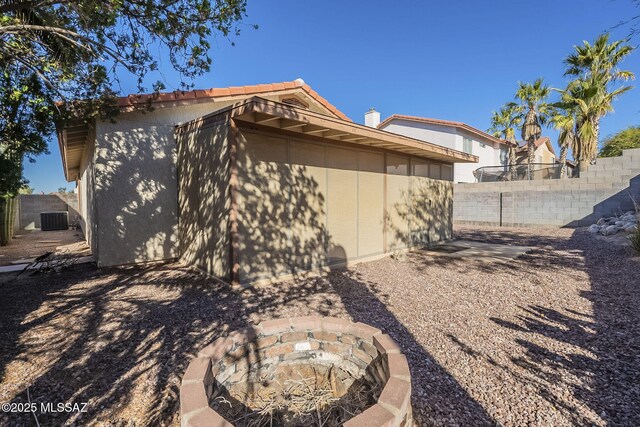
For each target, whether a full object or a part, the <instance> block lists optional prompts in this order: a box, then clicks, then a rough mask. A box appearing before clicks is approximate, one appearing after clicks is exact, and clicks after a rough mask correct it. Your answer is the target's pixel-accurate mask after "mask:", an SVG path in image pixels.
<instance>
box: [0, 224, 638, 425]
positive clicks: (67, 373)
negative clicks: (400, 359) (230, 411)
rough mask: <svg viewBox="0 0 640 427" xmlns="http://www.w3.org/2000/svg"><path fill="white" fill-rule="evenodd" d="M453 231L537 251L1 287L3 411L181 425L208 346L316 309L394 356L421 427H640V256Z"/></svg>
mask: <svg viewBox="0 0 640 427" xmlns="http://www.w3.org/2000/svg"><path fill="white" fill-rule="evenodd" d="M456 234H457V235H458V236H459V237H462V238H464V239H469V240H477V241H482V242H493V243H505V244H509V245H525V246H533V247H534V249H533V250H532V251H530V252H529V253H527V254H525V255H523V256H521V257H519V258H517V259H515V260H512V261H510V262H506V263H496V262H481V261H477V260H474V259H450V258H442V257H440V258H438V257H434V256H432V255H429V254H426V253H425V252H420V251H418V252H415V253H412V254H410V255H409V256H408V258H407V260H406V261H404V262H402V261H397V260H393V259H391V258H385V259H382V260H378V261H375V262H370V263H363V264H360V265H357V266H355V267H353V268H351V269H348V270H338V271H333V272H331V273H330V274H328V275H326V276H323V277H319V278H314V279H307V280H300V281H297V282H295V283H289V284H281V285H277V286H270V287H264V288H257V289H249V290H244V291H234V290H231V289H229V288H226V287H224V286H222V285H219V284H217V283H215V282H213V281H211V280H209V279H207V278H205V277H203V276H202V275H200V274H198V273H195V272H193V271H190V270H188V269H186V268H183V267H180V266H178V265H164V266H147V267H129V268H111V269H102V270H97V269H96V268H95V267H92V266H90V265H78V266H74V267H72V269H71V270H69V271H65V272H61V273H52V274H47V275H45V274H40V275H31V276H26V277H22V276H21V277H20V278H18V279H15V278H14V277H13V276H12V275H0V294H1V295H2V298H0V325H1V329H0V402H13V403H19V402H28V401H29V399H30V400H31V402H33V403H36V404H38V405H39V404H40V403H54V404H55V403H59V402H62V403H72V402H74V403H87V407H86V412H57V413H56V412H46V411H45V412H43V411H41V410H39V411H38V412H36V413H35V415H36V417H37V418H38V421H39V423H40V425H72V424H74V425H87V424H92V425H105V426H133V425H135V426H142V425H154V426H155V425H179V400H178V389H179V383H180V377H181V375H182V374H183V373H184V370H185V368H186V366H187V364H188V362H189V360H190V358H191V357H193V356H194V355H195V354H196V352H197V351H198V350H199V349H201V348H202V347H204V346H205V345H206V344H207V343H210V342H211V341H213V340H214V339H215V338H217V337H219V336H224V335H225V334H227V333H228V332H230V331H231V330H234V329H237V328H240V327H243V326H245V325H247V324H249V323H257V322H259V321H260V320H263V319H270V318H277V317H284V316H301V315H307V314H316V313H319V314H321V315H332V316H339V317H343V318H349V319H353V320H356V321H361V322H365V323H368V324H371V325H374V326H376V327H379V328H381V329H382V330H384V331H385V332H387V333H389V334H390V335H391V336H392V337H393V338H394V339H395V340H396V341H397V342H398V343H399V344H400V345H401V347H402V348H403V351H404V352H405V354H406V355H407V357H408V359H409V364H410V367H411V374H412V386H413V389H412V390H413V393H412V404H413V411H414V417H415V420H416V422H417V423H418V424H419V425H447V426H449V425H465V426H466V425H506V426H516V425H544V426H563V425H601V426H604V425H640V405H639V404H638V402H640V328H638V324H640V258H638V257H636V256H634V254H633V253H632V252H631V250H630V249H629V248H628V247H626V246H623V245H616V244H611V242H609V241H607V240H604V239H598V238H594V237H593V236H591V235H589V234H588V233H587V232H586V231H585V230H583V229H579V230H570V229H560V230H558V229H535V230H530V229H504V228H502V229H491V228H478V227H474V228H462V229H458V230H457V231H456ZM34 424H35V421H34V415H33V414H29V413H27V414H15V413H6V412H5V413H2V412H0V425H11V426H14V425H15V426H18V425H34Z"/></svg>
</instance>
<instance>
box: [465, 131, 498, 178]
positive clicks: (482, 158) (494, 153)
mask: <svg viewBox="0 0 640 427" xmlns="http://www.w3.org/2000/svg"><path fill="white" fill-rule="evenodd" d="M464 138H469V139H471V141H472V143H471V154H473V155H474V156H478V163H477V164H473V163H471V164H469V163H458V164H456V165H454V168H453V174H454V178H453V179H454V181H455V182H476V178H475V175H474V174H473V171H474V170H476V169H478V168H480V167H483V166H499V165H505V164H507V162H508V157H507V153H506V152H505V154H504V156H503V157H502V158H501V149H502V148H503V147H504V145H502V144H498V143H494V142H489V141H483V140H481V139H480V138H478V137H476V136H473V135H471V134H469V133H465V132H461V131H457V139H456V143H457V144H456V150H459V151H463V144H464ZM505 148H506V147H505Z"/></svg>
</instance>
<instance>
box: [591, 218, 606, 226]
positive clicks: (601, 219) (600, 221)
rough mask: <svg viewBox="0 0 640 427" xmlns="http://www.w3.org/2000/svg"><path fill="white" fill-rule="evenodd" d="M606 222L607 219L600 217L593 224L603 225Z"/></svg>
mask: <svg viewBox="0 0 640 427" xmlns="http://www.w3.org/2000/svg"><path fill="white" fill-rule="evenodd" d="M606 222H607V220H606V219H604V218H600V219H599V220H598V222H596V223H595V224H594V225H605V224H606Z"/></svg>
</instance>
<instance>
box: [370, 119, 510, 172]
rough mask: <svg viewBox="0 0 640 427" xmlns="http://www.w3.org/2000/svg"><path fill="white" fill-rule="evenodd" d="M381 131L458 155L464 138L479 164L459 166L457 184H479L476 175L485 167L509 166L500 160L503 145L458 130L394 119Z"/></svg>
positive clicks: (450, 127)
mask: <svg viewBox="0 0 640 427" xmlns="http://www.w3.org/2000/svg"><path fill="white" fill-rule="evenodd" d="M381 129H383V130H385V131H387V132H393V133H397V134H399V135H405V136H409V137H411V138H416V139H420V140H423V141H428V142H431V143H433V144H437V145H440V146H443V147H447V148H451V149H454V150H457V151H464V150H463V148H464V138H469V139H471V140H472V149H471V154H473V155H475V156H478V163H456V164H454V167H453V180H454V182H476V178H475V176H474V175H473V171H474V170H476V169H478V168H479V167H483V166H498V165H503V164H506V163H505V161H506V160H507V159H506V158H501V149H502V148H503V147H504V145H502V144H500V143H496V142H493V141H490V140H484V139H482V138H479V137H478V136H476V135H473V134H471V133H469V132H465V131H464V130H460V129H457V128H456V127H455V126H445V125H439V124H431V123H424V122H417V121H413V120H402V119H394V120H392V121H391V122H389V123H387V124H383V126H381Z"/></svg>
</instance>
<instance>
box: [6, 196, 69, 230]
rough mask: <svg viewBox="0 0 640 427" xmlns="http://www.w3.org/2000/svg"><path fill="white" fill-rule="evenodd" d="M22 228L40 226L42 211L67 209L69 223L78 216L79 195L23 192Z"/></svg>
mask: <svg viewBox="0 0 640 427" xmlns="http://www.w3.org/2000/svg"><path fill="white" fill-rule="evenodd" d="M19 210H20V213H19V219H20V229H21V230H33V229H35V228H40V213H41V212H54V211H67V212H69V224H72V223H73V222H74V220H75V219H76V217H78V195H77V194H73V193H65V194H21V195H20V206H19Z"/></svg>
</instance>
